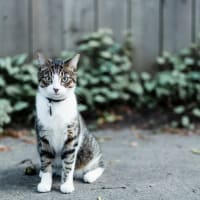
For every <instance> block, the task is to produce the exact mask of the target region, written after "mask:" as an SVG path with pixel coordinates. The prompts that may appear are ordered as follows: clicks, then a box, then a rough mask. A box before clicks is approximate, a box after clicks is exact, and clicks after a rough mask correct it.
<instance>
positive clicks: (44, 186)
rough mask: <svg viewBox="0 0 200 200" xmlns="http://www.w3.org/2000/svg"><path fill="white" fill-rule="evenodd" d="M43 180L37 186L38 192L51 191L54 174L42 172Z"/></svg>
mask: <svg viewBox="0 0 200 200" xmlns="http://www.w3.org/2000/svg"><path fill="white" fill-rule="evenodd" d="M40 177H41V181H40V183H39V184H38V186H37V190H38V192H49V191H51V186H52V174H51V173H49V172H46V173H43V172H40Z"/></svg>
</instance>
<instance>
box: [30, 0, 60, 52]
mask: <svg viewBox="0 0 200 200" xmlns="http://www.w3.org/2000/svg"><path fill="white" fill-rule="evenodd" d="M32 6H33V11H32V16H33V29H32V30H33V32H32V34H33V36H32V38H33V53H34V52H35V51H37V50H40V51H43V52H44V53H46V54H47V55H58V54H59V53H60V51H61V49H62V43H63V40H62V27H63V24H62V20H63V17H62V14H63V12H62V10H63V2H62V0H56V1H54V0H42V1H40V0H33V1H32Z"/></svg>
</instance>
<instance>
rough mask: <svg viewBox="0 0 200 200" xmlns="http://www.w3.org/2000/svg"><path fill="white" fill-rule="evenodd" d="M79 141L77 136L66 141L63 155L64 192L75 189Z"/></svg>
mask: <svg viewBox="0 0 200 200" xmlns="http://www.w3.org/2000/svg"><path fill="white" fill-rule="evenodd" d="M76 148H77V142H76V139H75V137H73V138H68V140H67V141H66V142H65V145H64V148H63V152H62V155H61V159H62V177H61V178H62V184H61V186H60V191H61V192H62V193H71V192H73V191H74V183H73V176H74V167H75V160H76V154H77V149H76Z"/></svg>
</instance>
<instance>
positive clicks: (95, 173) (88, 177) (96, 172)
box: [83, 167, 104, 183]
mask: <svg viewBox="0 0 200 200" xmlns="http://www.w3.org/2000/svg"><path fill="white" fill-rule="evenodd" d="M103 171H104V168H102V167H97V168H96V169H93V170H91V171H88V172H87V173H85V174H84V175H83V181H84V182H85V183H93V182H94V181H96V180H97V179H98V178H99V177H100V176H101V175H102V173H103Z"/></svg>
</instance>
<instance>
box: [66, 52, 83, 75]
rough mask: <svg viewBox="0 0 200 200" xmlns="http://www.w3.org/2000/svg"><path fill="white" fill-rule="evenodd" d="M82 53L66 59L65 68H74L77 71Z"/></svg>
mask: <svg viewBox="0 0 200 200" xmlns="http://www.w3.org/2000/svg"><path fill="white" fill-rule="evenodd" d="M79 58H80V54H76V55H75V56H74V57H73V58H72V59H70V60H66V61H64V70H68V69H72V70H73V71H76V69H77V65H78V61H79Z"/></svg>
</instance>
